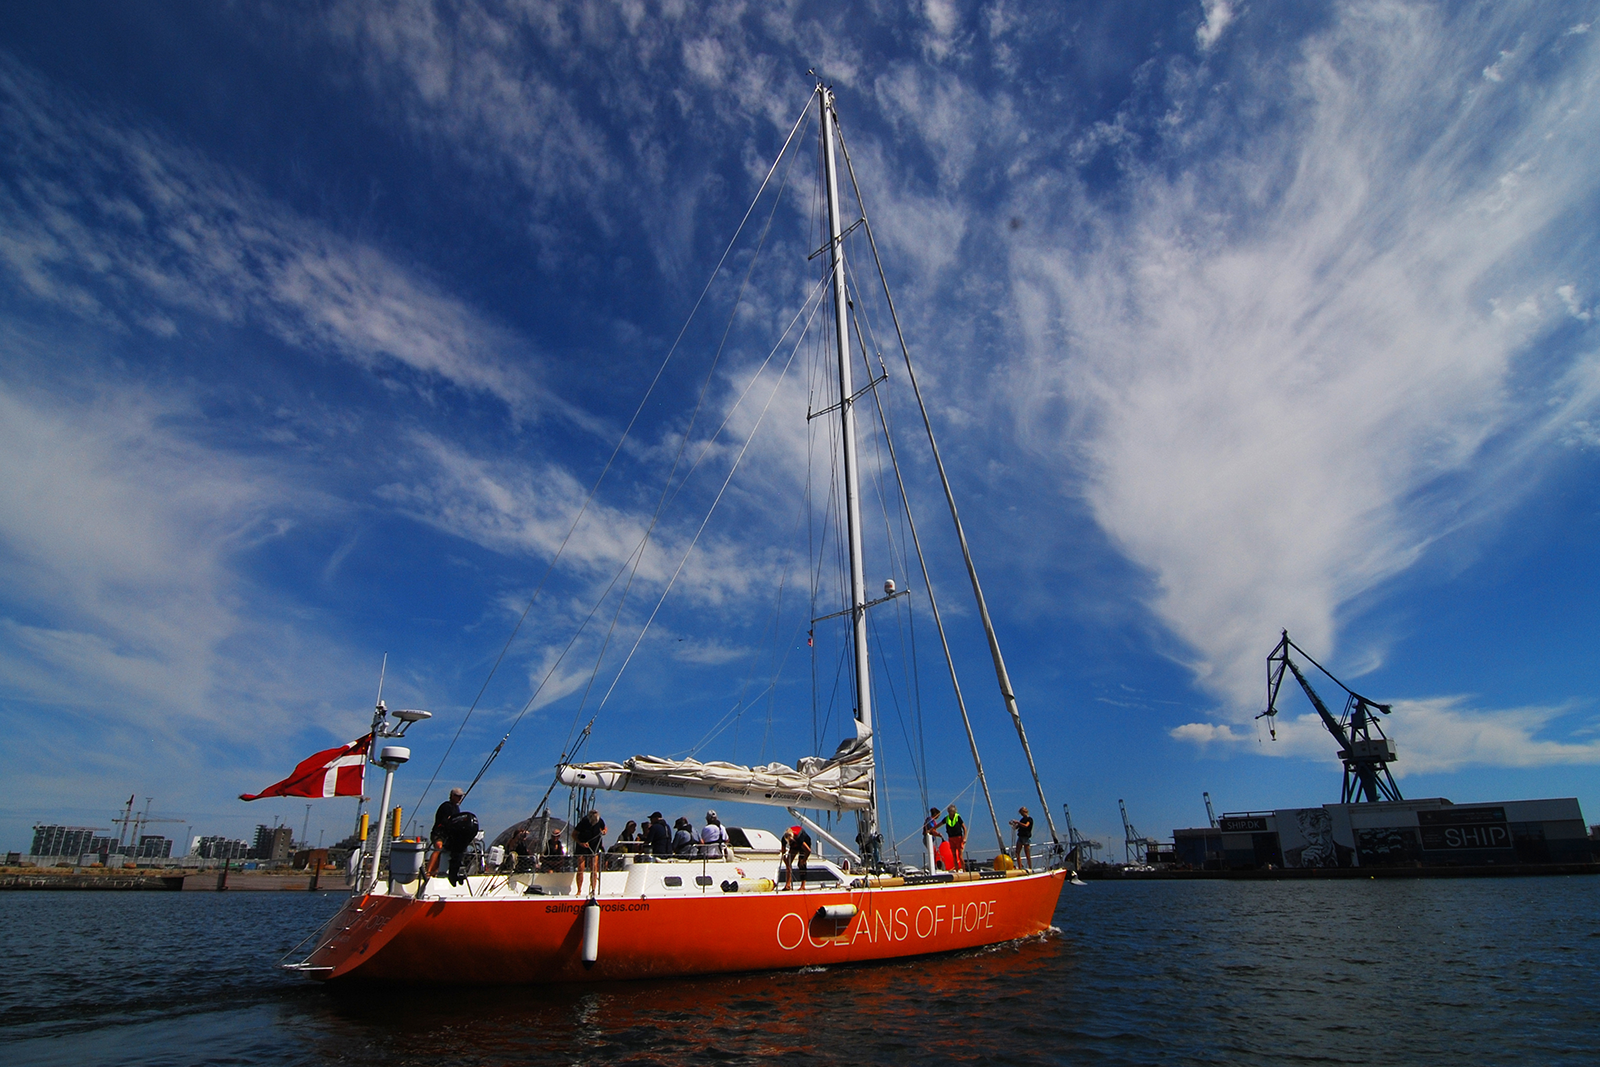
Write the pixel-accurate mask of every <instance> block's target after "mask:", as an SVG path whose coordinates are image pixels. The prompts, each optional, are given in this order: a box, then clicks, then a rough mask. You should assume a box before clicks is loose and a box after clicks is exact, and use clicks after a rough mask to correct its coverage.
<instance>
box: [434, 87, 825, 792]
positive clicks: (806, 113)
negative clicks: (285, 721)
mask: <svg viewBox="0 0 1600 1067" xmlns="http://www.w3.org/2000/svg"><path fill="white" fill-rule="evenodd" d="M821 91H822V87H821V86H820V85H819V86H818V87H817V88H816V89H814V90H813V91H812V94H811V96H810V97H807V98H806V103H805V106H804V107H802V108H801V109H800V116H799V117H798V118H796V119H795V120H794V125H793V126H791V127H790V128H789V136H788V137H786V138H784V141H783V147H781V148H780V149H778V154H777V155H776V156H774V157H773V160H772V166H770V167H768V168H767V173H766V175H765V176H764V177H763V178H762V179H761V185H760V186H759V187H758V188H757V189H756V193H755V196H753V197H751V199H750V206H749V207H748V208H746V209H745V213H744V217H743V218H741V219H740V220H739V225H738V226H737V227H735V228H734V231H733V236H732V237H730V238H729V239H728V244H727V247H725V248H724V249H723V250H722V255H721V256H720V257H719V258H718V259H717V265H716V266H715V267H713V268H712V269H711V275H710V277H708V278H707V279H706V284H705V286H704V287H703V288H702V289H701V290H700V295H699V296H698V297H696V298H695V302H694V305H693V306H692V307H691V308H690V309H689V315H688V317H687V318H686V319H684V321H683V326H682V327H680V328H679V330H678V335H677V336H676V337H675V338H673V341H672V345H671V346H670V347H669V348H668V349H667V354H666V355H665V356H663V357H662V359H661V365H660V366H658V367H657V368H656V373H655V376H654V377H652V378H651V379H650V385H649V386H648V387H647V388H646V389H645V392H644V396H642V397H641V398H640V399H639V404H638V406H637V407H635V408H634V410H633V415H632V416H631V417H630V418H629V419H628V424H627V426H625V427H624V428H623V431H622V436H621V437H619V438H618V439H617V444H616V447H615V448H613V449H612V450H611V455H610V456H609V457H608V458H607V459H606V463H605V466H604V467H603V468H601V470H600V475H599V477H597V478H596V479H595V481H594V485H593V487H591V488H590V490H589V495H588V496H586V497H585V498H584V501H583V504H582V506H580V507H579V509H578V514H577V515H575V516H574V517H573V519H572V525H571V526H570V527H568V529H567V533H566V536H565V537H563V538H562V539H561V544H560V545H559V546H558V547H557V549H556V553H555V555H554V556H552V557H551V558H550V563H549V564H548V565H547V566H546V567H545V571H544V574H543V575H542V576H540V578H539V583H538V584H537V585H536V586H534V590H533V593H532V594H531V595H530V596H529V597H528V603H527V606H525V607H524V608H523V609H522V614H521V615H519V616H517V622H516V625H514V626H513V627H512V628H511V634H510V636H508V637H507V638H506V643H505V645H504V646H503V647H502V648H501V649H500V654H499V655H498V656H496V657H495V660H494V663H493V665H492V666H490V668H489V673H488V675H487V676H486V677H485V678H484V680H483V685H481V686H480V687H479V688H478V694H477V696H475V697H473V698H472V704H471V705H470V706H468V708H467V712H466V714H465V715H463V716H462V718H461V723H460V725H459V726H457V727H456V732H455V734H454V736H452V737H451V738H450V744H449V745H447V746H446V747H445V750H444V755H442V756H440V757H439V762H438V764H437V765H436V766H435V767H434V769H433V774H432V776H430V777H429V778H428V784H427V785H425V786H423V788H422V793H421V795H420V796H418V797H417V802H416V803H415V804H414V805H412V810H413V811H421V810H422V804H423V801H425V800H426V799H427V797H428V792H429V791H430V790H431V789H432V788H433V786H434V783H435V782H436V781H438V778H439V772H440V771H441V770H443V769H444V764H445V760H447V759H449V758H450V753H451V752H452V751H453V750H454V749H455V747H456V742H457V741H459V740H460V739H461V732H462V731H463V730H465V729H466V727H467V722H468V720H470V719H471V718H472V713H473V712H474V711H476V710H477V707H478V702H479V701H481V700H482V699H483V694H484V693H485V692H487V691H488V689H489V683H490V682H491V681H493V680H494V676H495V673H496V672H497V671H498V670H499V669H500V664H501V662H502V661H503V660H504V659H505V658H506V653H507V652H509V651H510V649H511V643H512V642H513V641H515V640H516V638H517V633H518V632H519V631H520V630H521V629H522V624H523V623H524V622H525V621H526V620H527V618H528V612H530V611H532V610H533V605H534V601H536V600H537V599H538V598H539V593H540V591H541V590H543V589H544V585H545V582H546V581H548V580H549V578H550V575H551V573H552V572H553V571H554V570H555V566H556V563H557V562H558V561H559V560H560V559H561V556H562V554H563V553H564V552H565V551H566V548H567V544H568V542H570V541H571V540H572V535H573V533H574V532H575V531H576V530H577V529H578V524H579V523H580V522H581V521H582V520H583V516H584V514H585V513H586V512H587V511H588V509H589V505H590V504H591V503H592V502H593V501H594V498H595V494H596V493H598V492H599V491H600V484H601V483H602V482H604V481H605V477H606V475H607V474H608V473H609V472H610V470H611V467H612V465H613V464H615V463H616V460H617V456H618V455H620V454H621V452H622V447H623V445H624V444H626V443H627V441H628V437H629V435H630V434H632V432H633V427H634V425H635V424H636V423H637V422H638V421H639V416H640V415H641V414H642V413H643V412H644V407H645V404H647V403H648V402H649V400H650V397H651V396H652V395H653V394H654V393H655V389H656V386H657V385H658V384H659V383H660V381H661V376H662V374H664V373H665V372H666V369H667V364H668V363H670V362H671V361H672V357H673V354H674V353H676V352H677V350H678V345H679V344H681V343H682V341H683V337H684V334H686V333H688V331H689V324H690V323H691V322H693V321H694V317H695V314H696V312H698V311H699V310H700V305H701V304H702V303H703V302H704V301H705V298H706V294H707V293H709V292H710V291H711V286H712V284H713V283H715V282H716V280H717V275H718V274H719V273H721V271H722V265H723V263H725V262H726V261H727V259H728V255H729V254H730V253H731V252H732V251H733V248H734V246H735V245H736V244H737V243H738V241H739V235H740V234H741V233H743V232H744V227H745V224H746V223H747V222H749V221H750V216H751V214H752V213H754V211H755V209H756V204H758V203H760V201H761V194H762V193H763V192H764V191H766V188H767V184H768V183H769V182H771V181H772V175H773V174H774V173H776V172H777V169H778V164H779V163H780V162H782V160H783V157H784V155H785V154H786V153H787V152H788V151H789V145H790V144H791V143H792V142H793V141H794V138H795V134H796V133H798V132H800V130H801V129H802V127H803V126H809V125H810V119H811V100H812V99H813V98H814V97H815V96H816V94H817V93H819V92H821ZM785 174H787V171H786V172H785ZM769 226H770V222H769ZM520 719H521V716H520V715H519V716H518V720H519V721H520ZM568 738H569V740H570V738H571V734H570V733H569V734H568ZM504 744H505V739H504V738H502V739H501V741H500V745H497V746H496V748H495V751H496V752H498V751H499V749H500V747H501V746H503V745H504ZM478 777H479V778H481V777H482V773H481V772H480V774H479V776H478ZM476 782H477V779H474V784H476ZM469 792H470V789H469Z"/></svg>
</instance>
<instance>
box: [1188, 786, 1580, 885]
mask: <svg viewBox="0 0 1600 1067" xmlns="http://www.w3.org/2000/svg"><path fill="white" fill-rule="evenodd" d="M1172 840H1173V851H1174V859H1175V861H1176V862H1177V863H1179V864H1180V865H1183V866H1188V867H1194V868H1197V869H1206V870H1234V871H1238V870H1262V869H1266V868H1269V867H1278V868H1305V867H1492V866H1499V865H1542V864H1567V863H1592V862H1594V860H1595V855H1594V845H1593V842H1591V840H1590V839H1589V836H1588V827H1587V826H1586V825H1585V823H1584V821H1583V811H1582V809H1581V808H1580V807H1579V806H1578V801H1577V799H1576V798H1575V797H1564V798H1560V799H1553V800H1508V801H1501V802H1496V803H1491V804H1453V803H1451V802H1450V801H1449V800H1446V799H1444V798H1443V797H1434V798H1431V799H1427V800H1394V801H1376V802H1368V803H1360V804H1324V805H1323V806H1322V807H1320V808H1285V809H1282V810H1279V811H1249V812H1229V813H1227V814H1225V815H1223V816H1222V817H1221V818H1220V819H1218V820H1217V825H1216V826H1215V827H1199V828H1196V829H1187V830H1174V831H1173V832H1172Z"/></svg>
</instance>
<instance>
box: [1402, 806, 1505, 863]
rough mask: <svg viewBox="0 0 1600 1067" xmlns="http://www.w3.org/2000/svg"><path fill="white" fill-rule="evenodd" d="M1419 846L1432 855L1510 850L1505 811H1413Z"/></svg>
mask: <svg viewBox="0 0 1600 1067" xmlns="http://www.w3.org/2000/svg"><path fill="white" fill-rule="evenodd" d="M1417 826H1418V828H1419V829H1420V830H1421V831H1422V847H1423V848H1425V849H1430V850H1432V851H1435V852H1448V851H1454V850H1457V849H1480V848H1510V847H1511V828H1510V827H1509V826H1507V825H1506V809H1505V808H1441V809H1439V810H1438V811H1419V812H1417Z"/></svg>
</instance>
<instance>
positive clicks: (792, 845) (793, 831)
mask: <svg viewBox="0 0 1600 1067" xmlns="http://www.w3.org/2000/svg"><path fill="white" fill-rule="evenodd" d="M810 858H811V835H810V834H808V833H806V829H805V827H803V826H791V827H789V828H788V829H787V830H785V831H784V832H783V888H785V889H793V888H794V866H795V864H796V863H799V864H800V888H801V889H802V890H803V889H805V887H806V861H807V860H809V859H810Z"/></svg>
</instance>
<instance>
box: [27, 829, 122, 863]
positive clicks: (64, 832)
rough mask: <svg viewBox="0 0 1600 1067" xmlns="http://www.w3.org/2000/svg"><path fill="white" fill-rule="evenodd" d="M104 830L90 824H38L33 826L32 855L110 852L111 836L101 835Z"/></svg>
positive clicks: (29, 853)
mask: <svg viewBox="0 0 1600 1067" xmlns="http://www.w3.org/2000/svg"><path fill="white" fill-rule="evenodd" d="M104 832H105V831H103V830H98V829H94V828H91V827H88V826H57V825H54V824H50V825H44V824H40V825H36V826H35V827H34V828H33V847H32V848H30V849H28V855H30V856H81V855H83V854H85V853H88V852H109V851H110V849H111V845H112V844H113V842H112V840H111V838H109V837H101V836H99V835H100V834H102V833H104Z"/></svg>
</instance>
